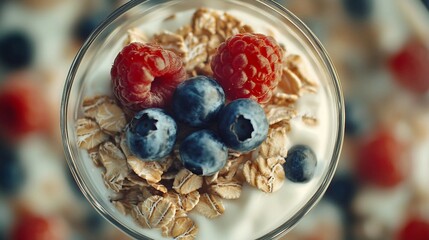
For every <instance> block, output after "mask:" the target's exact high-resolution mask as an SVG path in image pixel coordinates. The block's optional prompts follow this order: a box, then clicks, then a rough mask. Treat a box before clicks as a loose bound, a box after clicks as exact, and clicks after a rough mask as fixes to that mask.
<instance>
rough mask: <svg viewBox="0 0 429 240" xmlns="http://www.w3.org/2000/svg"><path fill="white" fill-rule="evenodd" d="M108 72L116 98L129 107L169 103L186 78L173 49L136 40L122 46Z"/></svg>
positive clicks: (139, 107)
mask: <svg viewBox="0 0 429 240" xmlns="http://www.w3.org/2000/svg"><path fill="white" fill-rule="evenodd" d="M110 74H111V76H112V82H113V92H114V94H115V96H116V98H117V99H118V100H119V102H120V103H121V104H122V105H123V106H124V107H125V108H127V109H129V110H131V111H139V110H142V109H145V108H151V107H160V108H162V107H166V106H168V105H169V103H170V102H171V98H172V96H173V93H174V90H175V89H176V87H177V85H178V84H179V83H181V82H182V81H183V80H185V78H186V71H185V68H184V66H183V63H182V60H181V58H180V57H178V56H177V55H176V54H175V53H173V52H172V51H169V50H165V49H163V48H161V47H160V46H158V45H155V44H143V43H136V42H134V43H131V44H129V45H127V46H125V47H124V48H123V49H122V51H121V52H120V53H119V54H118V56H117V57H116V59H115V62H114V63H113V66H112V69H111V72H110Z"/></svg>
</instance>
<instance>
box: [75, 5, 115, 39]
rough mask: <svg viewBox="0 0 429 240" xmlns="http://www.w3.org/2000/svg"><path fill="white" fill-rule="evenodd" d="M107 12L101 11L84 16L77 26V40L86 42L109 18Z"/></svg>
mask: <svg viewBox="0 0 429 240" xmlns="http://www.w3.org/2000/svg"><path fill="white" fill-rule="evenodd" d="M107 15H108V14H107V12H105V11H100V12H96V13H91V14H88V15H85V16H83V17H82V18H81V19H80V20H79V21H78V22H77V24H76V26H75V29H74V33H75V35H76V37H77V39H79V40H81V41H85V40H86V39H87V38H88V37H89V36H90V35H91V33H92V32H93V31H94V30H95V29H96V28H97V27H98V25H100V24H101V23H102V22H103V20H104V19H105V18H106V17H107Z"/></svg>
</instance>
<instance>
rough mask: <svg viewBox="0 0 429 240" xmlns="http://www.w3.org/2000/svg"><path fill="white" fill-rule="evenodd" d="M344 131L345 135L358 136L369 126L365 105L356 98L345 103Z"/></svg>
mask: <svg viewBox="0 0 429 240" xmlns="http://www.w3.org/2000/svg"><path fill="white" fill-rule="evenodd" d="M345 115H346V116H345V133H346V135H347V136H351V137H353V136H359V135H361V134H362V133H364V132H365V130H366V129H368V127H369V120H370V118H369V116H368V115H369V114H368V112H367V109H366V108H365V106H364V105H363V104H362V103H361V102H359V101H357V100H347V101H346V103H345Z"/></svg>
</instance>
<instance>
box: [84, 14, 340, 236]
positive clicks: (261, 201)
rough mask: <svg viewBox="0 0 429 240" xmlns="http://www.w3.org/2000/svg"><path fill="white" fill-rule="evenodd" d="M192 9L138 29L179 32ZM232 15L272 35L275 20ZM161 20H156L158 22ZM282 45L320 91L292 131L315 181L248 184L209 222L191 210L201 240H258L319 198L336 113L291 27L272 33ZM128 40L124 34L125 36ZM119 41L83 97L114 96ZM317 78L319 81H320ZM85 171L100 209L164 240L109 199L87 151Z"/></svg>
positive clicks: (303, 104) (300, 106) (307, 99)
mask: <svg viewBox="0 0 429 240" xmlns="http://www.w3.org/2000/svg"><path fill="white" fill-rule="evenodd" d="M193 12H194V10H192V11H187V12H183V13H176V18H175V19H173V20H169V21H166V22H164V21H162V20H163V19H165V17H167V16H168V15H165V16H163V15H162V14H159V15H157V17H156V19H154V18H151V21H150V23H147V24H143V25H141V26H140V28H141V29H142V30H143V31H144V32H145V33H146V34H147V35H148V36H151V35H152V34H154V33H157V32H160V31H162V30H170V31H175V30H176V29H177V28H178V27H180V26H182V25H185V24H189V23H190V18H191V15H192V14H193ZM229 13H231V14H232V15H233V16H235V17H237V18H239V19H240V20H242V21H243V22H245V23H246V24H249V25H250V26H252V27H253V28H254V29H255V30H256V31H257V32H260V33H264V34H272V32H273V29H274V27H275V25H273V23H272V22H266V21H264V20H257V19H256V17H255V16H251V15H248V14H246V13H242V12H238V11H229ZM157 20H158V21H157ZM274 34H275V38H276V40H277V41H278V42H280V43H283V44H284V45H285V46H286V48H287V51H288V53H289V54H290V53H293V54H299V55H300V56H301V57H303V58H304V60H305V62H306V64H307V66H308V70H309V72H308V74H309V76H310V77H311V78H313V79H314V80H316V81H317V82H318V83H319V85H320V87H319V89H318V93H317V94H305V95H304V96H302V97H301V98H300V99H299V101H298V103H297V110H298V114H299V117H296V118H295V119H293V120H292V121H291V127H292V130H291V132H290V133H289V135H288V136H289V138H290V141H291V143H292V145H294V144H306V145H308V146H310V147H311V148H312V149H313V150H314V151H315V153H316V155H317V158H318V166H317V170H316V173H315V176H314V178H313V179H312V180H311V181H310V182H308V183H305V184H299V183H292V182H290V181H288V180H286V181H285V183H284V185H283V186H282V188H281V189H280V190H279V191H278V192H275V193H271V194H267V193H264V192H262V191H260V190H258V189H256V188H253V187H250V186H249V185H248V184H247V183H245V184H244V187H243V191H242V195H241V197H240V198H239V199H237V200H222V201H223V203H224V205H225V213H224V214H223V215H221V216H220V217H218V218H216V219H207V218H205V217H204V216H202V215H200V214H198V213H194V212H191V213H190V217H191V218H192V219H193V220H194V221H195V223H196V224H197V226H198V228H199V232H198V236H197V239H204V240H210V239H216V240H217V239H224V240H240V239H246V240H248V239H254V238H258V237H262V236H263V235H265V234H266V233H268V232H270V231H272V230H274V229H275V228H277V227H279V226H280V225H281V224H283V223H284V222H286V221H287V220H288V219H290V218H291V217H292V216H293V215H294V214H295V213H296V212H297V211H298V210H299V209H301V208H302V207H303V205H304V204H305V203H307V202H308V201H309V199H310V198H311V197H312V196H313V195H314V194H315V192H316V191H317V188H318V187H319V185H320V183H321V181H322V177H323V176H324V175H325V174H326V172H327V170H328V165H329V162H330V159H331V154H332V151H333V148H334V144H335V139H334V138H335V137H336V134H337V127H336V124H338V123H337V120H336V119H337V115H335V114H334V113H333V111H334V110H333V109H334V105H333V103H331V102H330V101H332V100H329V97H328V96H329V95H330V94H332V93H328V90H327V89H328V88H327V87H323V85H326V83H325V81H327V80H326V79H323V80H322V79H321V78H326V76H325V75H324V73H322V72H321V71H322V70H321V66H319V65H317V64H315V61H313V60H311V59H310V58H309V57H308V56H306V55H305V54H304V50H303V49H300V47H299V46H297V45H296V42H294V41H291V40H290V39H291V37H292V36H293V34H292V35H291V33H289V32H288V30H287V29H280V30H278V31H274ZM123 39H125V36H124V38H123ZM121 47H122V46H121V42H119V43H118V44H117V45H116V46H111V47H110V48H111V49H112V50H111V51H110V52H109V54H107V55H106V56H104V57H103V62H100V63H98V64H96V67H93V68H92V69H90V71H89V73H88V75H87V79H86V80H85V81H86V83H85V84H87V85H85V86H84V88H85V89H84V92H83V94H84V95H85V96H94V95H98V94H110V93H111V90H110V67H111V65H112V63H113V60H114V58H115V56H116V54H117V53H118V52H119V51H120V49H121ZM318 76H319V77H318ZM304 114H308V115H310V116H314V117H316V118H317V121H318V125H317V126H315V127H310V126H307V125H305V124H304V123H303V122H302V120H301V116H302V115H304ZM81 155H82V157H83V158H84V161H83V162H82V163H80V164H83V166H82V167H83V168H84V169H85V171H86V172H85V173H84V175H87V176H86V177H88V178H90V179H91V184H93V185H92V186H90V188H91V189H90V190H91V191H92V192H94V193H95V194H94V195H95V196H99V199H98V200H99V201H101V202H102V205H105V206H107V211H108V212H110V213H113V214H114V216H115V219H116V220H118V221H119V222H121V223H123V224H125V225H127V226H129V227H130V228H132V229H134V230H135V231H137V232H141V233H142V234H144V235H146V236H148V237H151V238H153V239H164V238H162V236H161V231H160V229H150V230H149V229H143V228H141V227H140V226H138V225H137V224H136V223H135V222H134V220H133V219H132V218H131V217H130V216H124V215H122V214H121V213H120V212H119V211H117V210H116V209H115V207H114V206H113V205H112V204H111V203H110V202H109V196H111V195H112V193H111V192H109V190H108V189H106V187H105V186H104V184H103V180H102V176H101V171H100V169H98V168H96V167H95V166H94V165H93V164H92V162H91V160H90V159H89V156H88V154H87V153H86V151H85V150H82V151H81Z"/></svg>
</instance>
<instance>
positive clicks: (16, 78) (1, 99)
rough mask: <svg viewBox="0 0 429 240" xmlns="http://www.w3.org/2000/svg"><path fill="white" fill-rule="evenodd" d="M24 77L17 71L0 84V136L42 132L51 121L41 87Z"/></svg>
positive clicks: (11, 136) (22, 135)
mask: <svg viewBox="0 0 429 240" xmlns="http://www.w3.org/2000/svg"><path fill="white" fill-rule="evenodd" d="M26 78H29V76H26V74H21V73H17V74H16V75H11V76H10V78H8V79H7V81H5V82H4V84H2V86H0V113H1V114H0V135H3V136H4V137H6V138H8V139H12V140H18V139H21V138H23V137H25V136H27V135H28V134H30V133H34V132H42V131H45V130H47V129H48V126H49V124H50V123H51V120H52V119H50V117H51V116H50V114H49V110H48V109H47V108H46V106H47V100H46V99H45V98H44V95H43V93H42V91H41V89H40V88H39V87H38V85H37V83H35V82H33V81H31V80H32V79H26Z"/></svg>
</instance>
